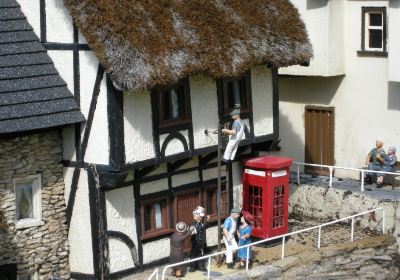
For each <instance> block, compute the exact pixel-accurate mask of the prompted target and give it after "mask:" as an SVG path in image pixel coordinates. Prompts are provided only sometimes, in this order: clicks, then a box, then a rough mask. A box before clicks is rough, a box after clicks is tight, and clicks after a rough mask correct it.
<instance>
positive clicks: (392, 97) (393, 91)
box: [388, 82, 400, 111]
mask: <svg viewBox="0 0 400 280" xmlns="http://www.w3.org/2000/svg"><path fill="white" fill-rule="evenodd" d="M388 109H389V110H397V111H400V83H398V82H389V84H388Z"/></svg>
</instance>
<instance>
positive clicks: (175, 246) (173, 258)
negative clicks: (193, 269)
mask: <svg viewBox="0 0 400 280" xmlns="http://www.w3.org/2000/svg"><path fill="white" fill-rule="evenodd" d="M193 231H194V229H193V228H190V229H189V230H187V229H186V224H185V223H184V222H179V223H177V224H176V231H175V232H174V234H173V235H172V236H171V240H170V245H171V253H170V255H169V262H170V263H171V264H172V263H178V262H182V261H184V260H185V254H184V253H183V242H185V240H186V239H187V238H188V237H189V236H190V235H191V234H192V232H193ZM185 271H186V269H185V266H184V265H182V266H176V267H174V268H173V269H172V275H173V276H176V277H183V276H184V275H185Z"/></svg>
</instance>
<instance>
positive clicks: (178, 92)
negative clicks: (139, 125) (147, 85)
mask: <svg viewBox="0 0 400 280" xmlns="http://www.w3.org/2000/svg"><path fill="white" fill-rule="evenodd" d="M153 96H154V97H155V98H153V100H154V101H153V102H155V103H156V108H154V111H155V112H153V113H156V114H157V115H158V118H157V121H158V126H159V127H165V126H171V125H175V124H181V123H186V122H188V121H190V116H189V115H190V114H189V107H190V104H189V85H188V81H187V80H184V81H182V82H181V83H179V84H177V85H175V86H172V87H169V88H162V89H154V90H153Z"/></svg>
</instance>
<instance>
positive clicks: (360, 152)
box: [278, 1, 400, 177]
mask: <svg viewBox="0 0 400 280" xmlns="http://www.w3.org/2000/svg"><path fill="white" fill-rule="evenodd" d="M366 4H368V6H384V5H387V1H346V4H345V11H346V13H345V22H346V24H345V25H346V26H347V30H346V32H345V36H346V40H345V41H346V47H345V54H346V56H345V58H346V76H341V77H340V76H339V77H331V78H322V77H320V78H318V77H303V78H284V77H281V78H280V84H279V86H280V98H281V102H280V138H281V139H282V142H281V146H282V151H281V152H280V153H278V154H280V155H283V156H288V157H292V158H294V159H295V160H296V161H302V162H303V161H304V106H305V105H320V106H327V107H328V106H332V107H335V120H334V122H335V123H334V126H335V131H334V135H335V140H334V141H335V146H334V150H335V163H336V165H338V166H349V167H361V166H363V165H364V160H365V156H366V154H367V153H368V152H369V150H370V149H371V148H372V147H373V146H374V144H375V139H377V138H382V139H383V140H384V142H385V147H386V148H387V147H388V146H389V145H394V146H396V145H397V146H398V143H400V128H399V126H398V125H396V121H394V120H397V119H399V117H400V112H399V111H400V106H399V105H398V104H400V103H399V101H400V97H399V96H398V92H399V91H398V90H399V89H400V86H399V85H398V84H388V78H387V77H388V70H387V69H388V67H387V65H388V59H387V58H384V57H359V56H357V50H359V49H360V45H361V36H360V30H361V7H362V6H365V5H366ZM356 35H357V36H356ZM336 175H338V176H350V177H358V174H354V173H353V172H347V171H337V172H336Z"/></svg>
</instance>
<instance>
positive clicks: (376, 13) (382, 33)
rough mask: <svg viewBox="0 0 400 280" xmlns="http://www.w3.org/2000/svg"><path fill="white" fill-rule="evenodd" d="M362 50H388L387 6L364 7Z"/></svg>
mask: <svg viewBox="0 0 400 280" xmlns="http://www.w3.org/2000/svg"><path fill="white" fill-rule="evenodd" d="M361 32H362V42H361V51H364V52H386V8H385V7H362V31H361Z"/></svg>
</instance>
